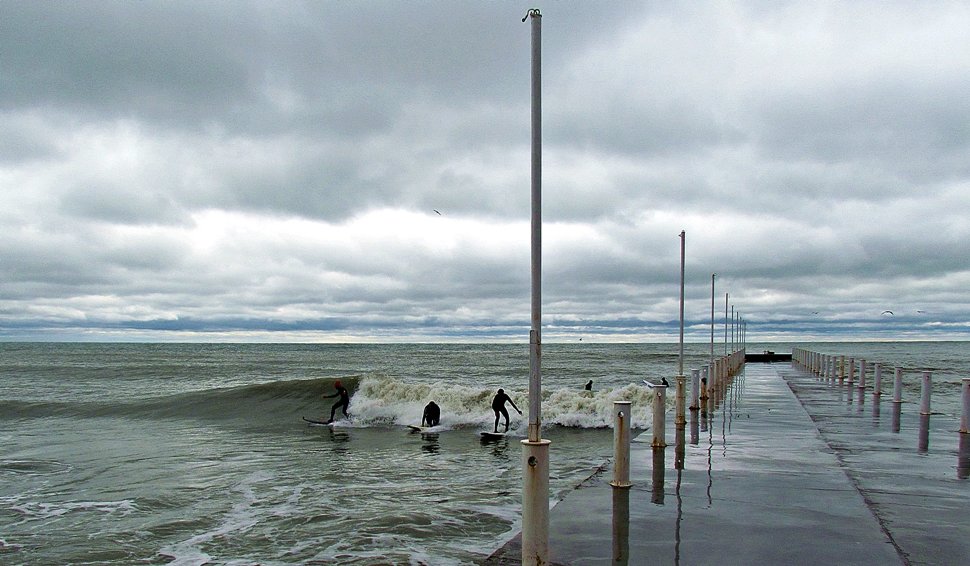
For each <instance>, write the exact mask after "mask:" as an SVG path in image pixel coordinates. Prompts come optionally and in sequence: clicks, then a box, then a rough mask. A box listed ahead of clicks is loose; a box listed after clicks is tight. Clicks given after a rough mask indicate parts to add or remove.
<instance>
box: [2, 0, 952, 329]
mask: <svg viewBox="0 0 970 566" xmlns="http://www.w3.org/2000/svg"><path fill="white" fill-rule="evenodd" d="M540 4H541V3H540ZM539 7H540V8H541V9H542V12H543V15H544V17H543V61H542V62H543V165H544V170H543V218H544V222H545V226H544V237H543V240H544V252H543V267H544V274H543V300H544V315H545V317H546V319H547V320H548V322H549V324H550V330H549V333H550V335H551V336H555V337H560V338H564V337H566V338H568V337H569V336H570V333H587V334H588V335H594V336H595V335H599V336H603V337H605V338H607V339H667V338H670V337H671V332H673V331H674V327H676V324H675V323H674V321H675V319H676V314H677V310H678V304H677V295H678V286H679V254H678V251H679V250H678V243H679V242H678V238H677V234H679V232H680V230H682V229H683V230H686V231H687V234H688V240H687V241H688V245H687V249H688V255H687V261H688V263H687V275H688V284H687V298H688V306H687V313H688V319H689V321H691V322H690V323H689V324H688V333H689V335H693V336H695V337H696V336H700V337H702V338H703V335H704V334H705V329H704V321H705V319H706V318H707V317H709V312H708V309H709V300H710V287H709V283H710V273H711V272H714V271H717V272H718V273H720V274H721V278H719V279H718V282H717V286H718V290H717V293H718V295H722V294H723V292H726V291H730V292H731V296H732V298H733V299H732V301H733V302H736V303H737V305H738V307H739V310H741V311H744V312H745V313H746V314H747V319H748V320H749V321H752V322H757V323H758V324H760V325H761V328H762V329H763V331H764V332H771V333H774V334H776V335H779V336H788V335H789V333H791V332H797V331H798V329H800V328H801V329H805V332H810V333H812V335H817V336H833V335H836V334H840V333H841V334H859V333H861V335H869V336H878V337H883V336H888V335H891V333H892V330H891V329H896V330H898V331H899V332H902V333H905V335H906V336H911V335H914V334H918V333H920V332H923V333H926V334H927V335H932V336H951V337H952V336H954V335H957V336H960V335H961V334H960V333H964V334H962V335H964V336H965V333H966V331H967V328H966V324H965V321H967V320H970V308H968V304H967V302H966V299H965V297H964V294H965V293H964V291H963V290H964V289H965V288H966V287H967V285H970V268H968V262H967V259H968V258H967V256H966V253H965V251H964V248H965V244H964V243H965V242H966V241H967V237H968V236H970V234H968V232H970V224H968V222H967V220H966V218H967V210H968V209H970V200H968V199H970V197H968V196H967V195H968V194H970V192H968V189H970V171H968V168H970V160H968V159H967V157H966V156H967V155H970V151H968V150H970V103H968V102H967V98H966V96H965V92H966V91H967V87H968V86H970V72H968V70H967V67H966V61H967V60H968V59H970V44H968V43H967V42H966V41H965V29H966V26H967V25H968V24H970V9H968V8H967V7H965V6H963V5H960V4H945V5H922V4H908V3H891V4H886V3H867V2H862V3H854V4H818V3H808V2H777V3H776V2H771V3H761V2H745V3H728V2H709V3H707V2H705V3H693V2H692V3H680V2H669V3H658V4H644V3H642V2H619V3H611V4H610V5H609V6H608V7H606V6H604V5H599V4H594V3H571V2H551V3H547V4H543V5H540V6H539ZM2 12H3V17H2V18H0V53H3V56H2V57H0V77H2V81H0V117H2V120H0V191H2V195H3V206H2V207H0V270H2V272H3V274H4V277H5V282H6V283H5V291H6V292H5V294H4V296H3V297H2V298H0V330H2V331H3V335H4V336H6V337H13V338H17V337H18V336H42V337H50V336H78V335H80V336H85V335H94V336H109V337H115V338H118V337H122V338H124V337H126V336H130V337H133V338H134V339H146V338H149V339H150V338H151V337H163V336H168V337H177V338H181V339H220V338H227V339H249V338H252V339H267V337H274V336H275V337H279V339H299V340H313V339H338V340H342V339H385V340H386V339H435V338H442V339H453V338H455V337H477V338H481V339H518V338H520V337H521V336H522V335H524V334H527V331H528V329H527V325H528V316H527V315H528V309H529V296H528V295H529V269H528V262H529V243H528V237H529V236H528V235H529V231H528V215H529V154H530V147H529V142H530V129H529V128H530V121H529V107H530V98H529V92H530V90H529V88H530V53H529V46H530V26H529V25H528V24H525V23H522V22H521V21H520V20H521V17H522V16H523V15H524V14H525V7H524V6H519V5H516V4H513V3H501V2H457V3H432V2H379V1H372V2H327V3H313V2H309V3H297V2H205V3H197V2H138V3H132V2H72V3H43V2H5V3H4V4H3V8H2ZM433 210H437V211H438V213H435V212H433ZM439 213H440V214H439ZM720 300H723V296H720V297H719V298H718V301H720ZM720 307H721V305H720V304H719V305H718V312H719V313H721V312H722V311H721V308H720ZM887 308H888V309H892V310H894V311H896V312H899V313H907V314H906V315H905V316H903V315H901V316H900V317H899V318H898V319H897V320H895V321H887V320H883V319H880V318H879V313H880V312H882V311H883V310H885V309H887ZM917 311H920V314H918V315H917V314H914V313H917ZM815 313H818V314H815ZM719 316H722V315H720V314H719ZM891 324H895V326H891ZM826 325H828V326H826ZM16 329H30V330H29V331H27V330H23V331H22V332H19V331H18V330H16ZM72 329H80V330H78V331H77V333H76V334H72ZM99 329H100V330H103V331H104V334H101V333H100V332H99ZM18 332H19V334H18ZM126 333H127V334H126ZM691 333H693V334H691ZM203 336H204V337H203ZM270 339H271V338H270Z"/></svg>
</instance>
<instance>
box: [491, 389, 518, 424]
mask: <svg viewBox="0 0 970 566" xmlns="http://www.w3.org/2000/svg"><path fill="white" fill-rule="evenodd" d="M506 401H508V402H509V403H511V404H512V408H513V409H515V410H516V411H518V412H519V414H520V415H521V414H522V411H519V408H518V407H516V406H515V402H514V401H512V398H511V397H509V396H508V395H506V394H505V390H504V389H499V390H498V393H497V394H496V395H495V397H494V398H493V399H492V410H493V411H495V427H494V432H498V418H499V415H502V416H504V417H505V432H508V431H509V412H508V411H507V410H506V409H505V403H506Z"/></svg>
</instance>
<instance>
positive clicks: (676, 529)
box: [674, 470, 684, 564]
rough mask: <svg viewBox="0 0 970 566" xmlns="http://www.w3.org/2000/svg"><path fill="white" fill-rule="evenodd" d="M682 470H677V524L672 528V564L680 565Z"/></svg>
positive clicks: (682, 504) (682, 499)
mask: <svg viewBox="0 0 970 566" xmlns="http://www.w3.org/2000/svg"><path fill="white" fill-rule="evenodd" d="M683 473H684V472H683V470H677V488H676V490H675V491H674V493H676V494H677V523H676V526H675V527H674V564H680V524H681V523H683V522H684V498H683V497H681V495H680V482H681V475H682V474H683Z"/></svg>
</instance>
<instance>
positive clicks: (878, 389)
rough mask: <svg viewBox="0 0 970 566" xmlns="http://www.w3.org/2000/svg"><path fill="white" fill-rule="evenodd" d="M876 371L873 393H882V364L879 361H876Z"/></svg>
mask: <svg viewBox="0 0 970 566" xmlns="http://www.w3.org/2000/svg"><path fill="white" fill-rule="evenodd" d="M875 372H876V376H875V377H874V378H873V379H874V381H873V383H872V394H873V395H882V364H880V363H879V362H876V369H875Z"/></svg>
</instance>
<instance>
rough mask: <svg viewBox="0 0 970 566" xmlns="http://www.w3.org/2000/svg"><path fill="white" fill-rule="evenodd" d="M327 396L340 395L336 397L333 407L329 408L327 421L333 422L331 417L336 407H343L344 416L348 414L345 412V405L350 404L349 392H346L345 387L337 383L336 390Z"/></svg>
mask: <svg viewBox="0 0 970 566" xmlns="http://www.w3.org/2000/svg"><path fill="white" fill-rule="evenodd" d="M327 397H340V399H337V402H336V403H334V404H333V407H331V408H330V421H328V422H333V417H334V415H336V414H337V409H343V413H344V416H345V417H348V416H350V415H348V414H347V407H349V406H350V393H347V389H346V388H345V387H343V386H342V385H338V386H337V392H336V393H334V394H333V395H327Z"/></svg>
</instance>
